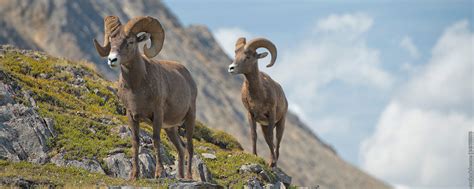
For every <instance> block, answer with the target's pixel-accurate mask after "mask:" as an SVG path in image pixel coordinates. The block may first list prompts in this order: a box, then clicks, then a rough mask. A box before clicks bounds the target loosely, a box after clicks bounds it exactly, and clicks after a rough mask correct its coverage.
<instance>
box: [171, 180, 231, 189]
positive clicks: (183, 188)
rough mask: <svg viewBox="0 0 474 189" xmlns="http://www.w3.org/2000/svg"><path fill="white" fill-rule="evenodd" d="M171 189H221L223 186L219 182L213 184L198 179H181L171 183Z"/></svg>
mask: <svg viewBox="0 0 474 189" xmlns="http://www.w3.org/2000/svg"><path fill="white" fill-rule="evenodd" d="M168 188H170V189H194V188H199V189H220V188H223V187H222V186H219V185H217V184H212V183H208V182H196V181H180V182H177V183H173V184H171V185H169V187H168Z"/></svg>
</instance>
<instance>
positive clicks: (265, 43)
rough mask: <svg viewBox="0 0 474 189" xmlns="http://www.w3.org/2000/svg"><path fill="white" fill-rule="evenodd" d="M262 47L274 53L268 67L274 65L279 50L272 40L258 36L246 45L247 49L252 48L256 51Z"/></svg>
mask: <svg viewBox="0 0 474 189" xmlns="http://www.w3.org/2000/svg"><path fill="white" fill-rule="evenodd" d="M260 47H263V48H266V49H267V50H268V51H269V52H270V54H271V55H272V59H271V61H270V63H269V64H268V65H267V67H271V66H273V64H275V60H276V58H277V50H276V47H275V45H274V44H273V43H272V42H271V41H269V40H268V39H265V38H256V39H253V40H251V41H250V42H248V43H247V44H246V45H245V49H246V50H252V51H256V50H257V49H258V48H260Z"/></svg>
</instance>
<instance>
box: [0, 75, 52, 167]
mask: <svg viewBox="0 0 474 189" xmlns="http://www.w3.org/2000/svg"><path fill="white" fill-rule="evenodd" d="M8 88H10V87H9V86H8V85H6V84H4V83H3V82H0V159H7V160H10V161H29V162H33V163H41V164H43V163H46V162H48V155H47V152H48V150H49V148H48V140H49V138H51V137H54V136H56V134H55V131H54V128H53V125H52V124H53V123H52V122H51V121H50V120H45V119H43V118H41V117H40V116H39V114H38V112H37V111H36V110H35V109H34V108H33V107H27V106H25V105H23V104H18V103H16V102H14V101H13V97H12V92H10V91H9V90H8Z"/></svg>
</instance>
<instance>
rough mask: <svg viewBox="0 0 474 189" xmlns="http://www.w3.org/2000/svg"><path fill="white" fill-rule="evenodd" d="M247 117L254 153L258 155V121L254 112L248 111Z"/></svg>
mask: <svg viewBox="0 0 474 189" xmlns="http://www.w3.org/2000/svg"><path fill="white" fill-rule="evenodd" d="M247 119H248V121H249V125H250V140H251V141H252V153H253V154H255V155H257V122H255V119H254V118H253V115H252V113H250V112H247Z"/></svg>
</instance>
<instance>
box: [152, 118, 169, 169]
mask: <svg viewBox="0 0 474 189" xmlns="http://www.w3.org/2000/svg"><path fill="white" fill-rule="evenodd" d="M162 124H163V113H162V111H161V110H157V111H155V113H153V147H154V148H155V156H156V168H155V178H160V177H166V176H167V175H166V171H165V169H164V168H163V162H162V161H161V155H160V143H161V138H160V133H161V126H162Z"/></svg>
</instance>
